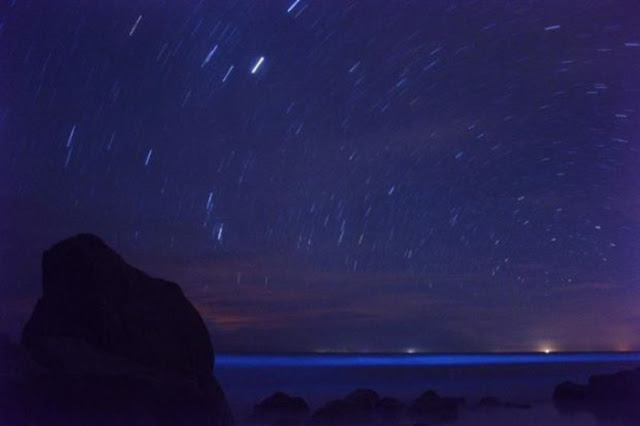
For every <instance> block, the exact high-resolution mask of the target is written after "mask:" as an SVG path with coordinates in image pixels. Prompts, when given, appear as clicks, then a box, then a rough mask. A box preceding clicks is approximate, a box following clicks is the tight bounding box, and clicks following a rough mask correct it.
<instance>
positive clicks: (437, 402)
mask: <svg viewBox="0 0 640 426" xmlns="http://www.w3.org/2000/svg"><path fill="white" fill-rule="evenodd" d="M464 404H465V400H464V398H452V397H444V396H440V395H438V394H437V393H436V392H434V391H432V390H431V391H427V392H425V393H423V394H422V395H420V396H419V397H418V398H417V399H416V400H415V401H414V402H413V404H411V406H410V407H409V413H410V414H411V415H412V416H413V417H416V418H420V419H425V420H427V421H434V422H454V421H456V420H458V415H459V414H458V409H459V407H461V406H462V405H464Z"/></svg>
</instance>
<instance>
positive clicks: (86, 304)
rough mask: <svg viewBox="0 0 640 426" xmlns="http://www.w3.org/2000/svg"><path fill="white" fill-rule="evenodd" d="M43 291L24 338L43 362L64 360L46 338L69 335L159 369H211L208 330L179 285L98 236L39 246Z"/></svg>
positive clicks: (197, 373) (205, 373) (198, 372)
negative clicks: (150, 273)
mask: <svg viewBox="0 0 640 426" xmlns="http://www.w3.org/2000/svg"><path fill="white" fill-rule="evenodd" d="M42 290H43V294H42V297H41V298H40V300H38V303H37V304H36V307H35V309H34V311H33V313H32V315H31V318H30V319H29V321H28V322H27V324H26V325H25V327H24V331H23V334H22V341H23V345H24V346H25V347H26V348H27V350H29V352H30V353H31V355H32V356H33V357H34V358H35V359H36V360H37V361H39V362H41V363H43V364H44V365H46V366H48V367H52V368H57V367H59V366H60V362H64V360H60V359H58V358H57V357H56V356H52V354H51V353H49V352H48V351H47V348H46V342H47V340H48V339H50V338H53V339H58V338H72V339H78V340H80V341H82V342H85V343H87V344H89V345H92V346H94V347H96V348H100V349H102V350H104V351H105V352H108V353H110V354H113V355H116V356H121V357H123V358H125V359H127V360H131V361H134V362H137V363H139V364H141V365H144V366H147V367H150V368H153V369H157V370H160V371H165V372H173V373H176V374H180V375H188V376H192V377H210V376H211V373H212V369H213V361H214V356H213V348H212V346H211V341H210V339H209V332H208V331H207V328H206V326H205V324H204V322H203V321H202V318H201V317H200V315H199V314H198V312H197V311H196V310H195V308H194V307H193V306H192V305H191V303H190V302H189V301H188V300H187V298H186V297H184V294H183V293H182V290H181V289H180V287H179V286H178V285H177V284H175V283H172V282H169V281H165V280H162V279H157V278H152V277H150V276H148V275H147V274H145V273H144V272H142V271H140V270H138V269H136V268H134V267H133V266H131V265H129V264H127V263H126V262H125V261H124V260H123V259H122V258H121V257H120V256H119V255H118V254H117V253H116V252H115V251H113V250H112V249H111V248H109V247H108V246H107V245H106V244H105V243H104V242H102V240H100V239H99V238H98V237H96V236H94V235H89V234H82V235H78V236H75V237H72V238H69V239H67V240H64V241H62V242H60V243H58V244H56V245H54V246H53V247H52V248H50V249H49V250H47V251H45V253H44V255H43V257H42Z"/></svg>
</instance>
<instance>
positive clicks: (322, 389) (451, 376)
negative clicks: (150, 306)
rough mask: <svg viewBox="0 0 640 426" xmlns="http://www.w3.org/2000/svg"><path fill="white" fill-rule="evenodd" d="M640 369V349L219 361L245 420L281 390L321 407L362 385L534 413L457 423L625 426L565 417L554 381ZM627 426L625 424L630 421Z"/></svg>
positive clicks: (385, 392)
mask: <svg viewBox="0 0 640 426" xmlns="http://www.w3.org/2000/svg"><path fill="white" fill-rule="evenodd" d="M638 366H640V353H624V354H620V353H618V354H613V353H606V354H601V353H598V354H464V355H460V354H452V355H441V354H438V355H422V354H413V355H332V354H320V355H315V354H314V355H245V354H242V355H238V354H222V355H218V356H217V358H216V367H215V371H216V376H217V377H218V379H219V380H220V382H221V384H222V386H223V387H224V390H225V392H226V394H227V398H228V399H229V402H230V404H231V405H232V409H233V410H234V413H235V416H236V419H237V420H238V423H239V424H242V423H243V419H245V418H246V417H247V415H248V414H249V413H250V411H251V407H252V406H253V404H255V403H257V402H258V401H260V400H261V399H263V398H265V397H266V396H268V395H269V394H271V393H273V392H275V391H283V392H287V393H289V394H293V395H298V396H302V397H303V398H304V399H305V400H306V401H307V402H308V403H309V405H310V406H311V409H312V410H315V409H317V408H318V407H319V406H321V405H322V404H324V403H325V402H327V401H329V400H331V399H336V398H341V397H343V396H345V395H346V394H347V393H349V392H351V391H352V390H354V389H356V388H370V389H374V390H375V391H377V392H378V393H379V394H380V395H381V396H393V397H396V398H398V399H400V400H402V401H404V402H406V403H408V402H411V401H412V400H413V399H415V398H416V397H417V396H418V395H419V394H420V393H422V392H424V391H426V390H430V389H433V390H435V391H437V392H438V393H440V394H441V395H446V396H463V397H466V398H467V402H468V403H469V404H471V405H472V404H474V403H475V402H477V401H478V400H479V399H480V398H481V397H483V396H496V397H498V398H500V399H503V400H505V401H512V402H522V403H530V404H533V409H531V410H516V409H492V410H481V411H478V410H472V409H465V410H463V412H462V413H461V417H460V420H459V421H458V422H456V425H463V426H466V425H480V426H483V425H515V424H518V425H552V426H553V425H576V426H578V425H581V426H582V425H584V426H589V425H603V424H611V425H621V424H620V423H601V422H600V423H599V422H596V419H595V418H594V417H593V415H591V414H590V413H578V414H575V415H566V414H559V413H558V412H557V411H556V410H555V408H554V407H553V405H552V403H551V395H552V393H553V389H554V387H555V385H556V384H558V383H560V382H562V381H564V380H572V381H575V382H580V383H585V382H586V381H587V379H588V377H589V375H591V374H600V373H613V372H616V371H619V370H623V369H628V368H635V367H638ZM624 426H627V425H624Z"/></svg>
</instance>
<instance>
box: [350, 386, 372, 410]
mask: <svg viewBox="0 0 640 426" xmlns="http://www.w3.org/2000/svg"><path fill="white" fill-rule="evenodd" d="M344 400H345V401H346V402H348V403H350V404H353V405H354V406H356V407H357V408H359V409H361V410H372V409H373V408H375V406H376V405H377V404H378V401H380V396H379V395H378V393H377V392H376V391H374V390H371V389H356V390H354V391H353V392H351V393H350V394H349V395H347V396H345V397H344Z"/></svg>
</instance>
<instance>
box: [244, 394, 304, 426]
mask: <svg viewBox="0 0 640 426" xmlns="http://www.w3.org/2000/svg"><path fill="white" fill-rule="evenodd" d="M308 414H309V405H308V404H307V403H306V401H305V400H304V399H302V398H301V397H298V396H290V395H287V394H286V393H284V392H275V393H274V394H272V395H270V396H268V397H267V398H265V399H263V400H262V401H261V402H260V403H259V404H256V405H255V406H254V407H253V412H252V414H251V420H252V421H253V422H254V423H263V424H298V423H299V422H300V421H301V420H302V419H303V418H304V417H306V416H307V415H308Z"/></svg>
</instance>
